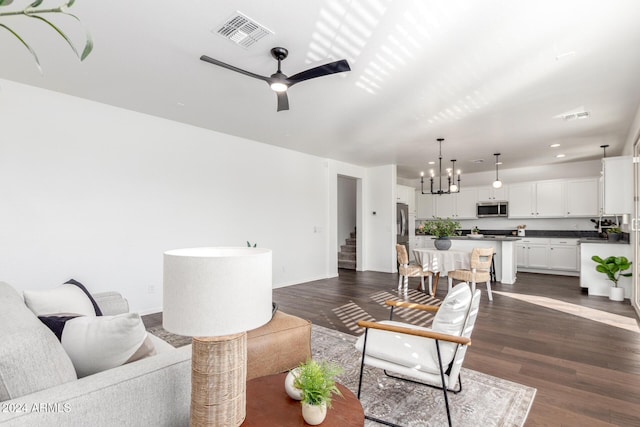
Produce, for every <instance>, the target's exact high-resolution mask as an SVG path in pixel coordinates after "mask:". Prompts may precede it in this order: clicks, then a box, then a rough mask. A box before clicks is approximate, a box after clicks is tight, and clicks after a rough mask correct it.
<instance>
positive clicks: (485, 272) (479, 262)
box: [447, 248, 493, 301]
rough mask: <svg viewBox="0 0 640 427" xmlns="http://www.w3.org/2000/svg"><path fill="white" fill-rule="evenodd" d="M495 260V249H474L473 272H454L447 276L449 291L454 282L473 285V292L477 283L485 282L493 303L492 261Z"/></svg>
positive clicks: (472, 253)
mask: <svg viewBox="0 0 640 427" xmlns="http://www.w3.org/2000/svg"><path fill="white" fill-rule="evenodd" d="M492 259H493V248H474V249H473V250H472V251H471V265H470V267H471V270H454V271H450V272H449V273H448V274H447V276H448V279H449V290H451V287H452V286H453V280H454V279H455V280H461V281H463V282H468V283H471V290H472V291H475V290H476V283H478V282H485V283H486V284H487V295H488V296H489V301H493V295H491V261H492Z"/></svg>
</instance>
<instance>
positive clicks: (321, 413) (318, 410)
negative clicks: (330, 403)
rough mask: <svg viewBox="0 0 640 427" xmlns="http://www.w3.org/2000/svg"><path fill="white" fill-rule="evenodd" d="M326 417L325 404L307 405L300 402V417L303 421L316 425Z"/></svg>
mask: <svg viewBox="0 0 640 427" xmlns="http://www.w3.org/2000/svg"><path fill="white" fill-rule="evenodd" d="M326 417H327V405H326V404H324V403H323V404H321V405H309V404H308V403H304V402H303V403H302V418H304V420H305V422H306V423H307V424H309V425H312V426H317V425H318V424H320V423H322V422H323V421H324V419H325V418H326Z"/></svg>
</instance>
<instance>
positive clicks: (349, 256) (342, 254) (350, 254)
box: [338, 252, 356, 261]
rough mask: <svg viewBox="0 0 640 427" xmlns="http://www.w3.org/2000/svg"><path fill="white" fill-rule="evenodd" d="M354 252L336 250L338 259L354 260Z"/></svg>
mask: <svg viewBox="0 0 640 427" xmlns="http://www.w3.org/2000/svg"><path fill="white" fill-rule="evenodd" d="M355 260H356V253H355V252H338V261H355Z"/></svg>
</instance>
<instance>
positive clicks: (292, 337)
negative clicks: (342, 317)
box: [247, 310, 311, 381]
mask: <svg viewBox="0 0 640 427" xmlns="http://www.w3.org/2000/svg"><path fill="white" fill-rule="evenodd" d="M310 357H311V322H310V321H308V320H304V319H301V318H299V317H296V316H292V315H290V314H286V313H283V312H282V311H280V310H278V311H276V313H275V315H274V316H273V318H272V319H271V321H270V322H269V323H267V324H266V325H263V326H261V327H259V328H257V329H253V330H251V331H248V332H247V381H248V380H250V379H253V378H257V377H262V376H265V375H271V374H277V373H280V372H285V371H288V370H290V369H293V368H295V367H297V366H298V365H300V363H302V362H304V361H306V360H307V359H308V358H310Z"/></svg>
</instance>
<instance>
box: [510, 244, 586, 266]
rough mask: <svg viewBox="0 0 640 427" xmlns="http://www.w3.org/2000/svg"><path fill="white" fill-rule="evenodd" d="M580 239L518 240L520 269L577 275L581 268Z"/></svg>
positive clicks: (517, 251)
mask: <svg viewBox="0 0 640 427" xmlns="http://www.w3.org/2000/svg"><path fill="white" fill-rule="evenodd" d="M579 253H580V250H579V247H578V239H561V238H548V239H547V238H526V239H522V240H520V241H518V242H516V264H517V266H518V268H519V269H520V270H523V271H534V272H541V273H544V272H548V273H550V274H568V275H577V274H576V273H577V272H578V271H579V269H580V263H579V260H580V255H579Z"/></svg>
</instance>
